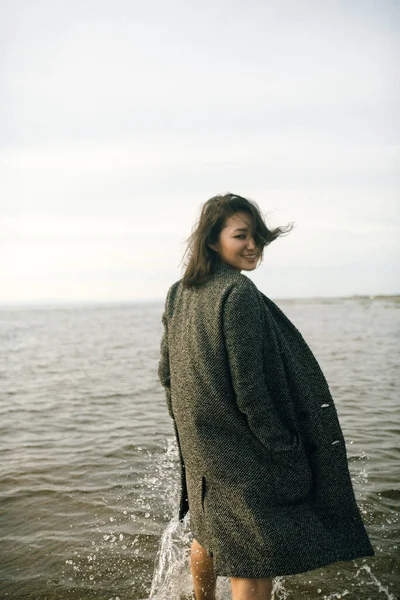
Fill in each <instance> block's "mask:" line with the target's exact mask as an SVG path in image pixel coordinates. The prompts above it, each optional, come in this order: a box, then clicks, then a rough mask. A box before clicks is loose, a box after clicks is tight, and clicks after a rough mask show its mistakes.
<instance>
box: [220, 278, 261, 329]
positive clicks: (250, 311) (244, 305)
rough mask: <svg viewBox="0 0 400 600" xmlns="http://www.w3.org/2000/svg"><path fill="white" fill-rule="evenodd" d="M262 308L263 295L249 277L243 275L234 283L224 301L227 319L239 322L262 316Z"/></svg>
mask: <svg viewBox="0 0 400 600" xmlns="http://www.w3.org/2000/svg"><path fill="white" fill-rule="evenodd" d="M262 307H263V301H262V294H261V292H260V290H259V289H258V288H257V286H256V284H255V283H254V282H253V281H252V280H251V279H249V277H246V275H243V276H241V277H238V278H237V279H236V280H235V281H234V282H232V285H231V286H230V287H229V289H228V290H227V294H226V297H225V301H224V315H225V317H226V318H228V319H232V318H233V319H235V320H238V319H241V318H243V317H244V316H246V317H248V316H260V313H261V312H262Z"/></svg>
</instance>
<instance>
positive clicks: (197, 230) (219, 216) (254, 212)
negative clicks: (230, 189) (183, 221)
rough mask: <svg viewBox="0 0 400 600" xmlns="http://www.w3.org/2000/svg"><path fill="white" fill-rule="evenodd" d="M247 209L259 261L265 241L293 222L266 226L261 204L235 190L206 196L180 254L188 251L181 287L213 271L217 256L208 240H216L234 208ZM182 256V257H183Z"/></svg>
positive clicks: (198, 282) (286, 230)
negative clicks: (239, 194) (272, 227)
mask: <svg viewBox="0 0 400 600" xmlns="http://www.w3.org/2000/svg"><path fill="white" fill-rule="evenodd" d="M241 211H243V212H246V213H248V214H250V215H251V217H252V235H253V238H254V243H255V244H256V246H257V248H258V249H259V251H260V257H261V261H260V262H262V260H263V251H264V248H265V247H266V246H268V244H270V243H271V242H273V241H274V240H276V238H277V237H278V236H281V235H286V234H287V233H289V232H290V231H291V230H292V229H293V223H291V224H289V225H286V226H282V227H276V228H275V229H268V227H267V226H266V224H265V222H264V218H263V216H262V213H261V211H260V208H259V206H258V204H257V202H255V201H254V200H248V199H247V198H243V197H242V196H237V195H236V194H231V193H228V194H218V195H217V196H213V197H212V198H210V199H209V200H207V201H206V202H205V203H204V204H203V206H202V209H201V214H200V216H199V218H198V219H197V221H196V223H195V224H194V226H193V228H192V233H191V235H190V236H189V237H188V238H187V240H186V242H187V248H186V250H185V252H184V255H183V258H185V255H186V254H187V253H189V258H188V259H187V260H186V262H185V263H184V268H185V273H184V275H183V277H182V283H183V285H184V287H195V286H198V285H201V284H202V283H203V282H204V281H206V280H207V279H208V278H209V277H210V275H211V274H212V273H213V267H214V265H215V264H216V263H217V262H218V261H219V260H220V259H219V255H218V252H216V251H215V250H213V249H212V248H210V246H209V244H216V243H217V242H218V240H219V235H220V233H221V230H222V229H223V227H224V225H225V222H226V220H227V219H229V217H231V216H232V215H234V214H235V213H237V212H241ZM182 260H183V259H182Z"/></svg>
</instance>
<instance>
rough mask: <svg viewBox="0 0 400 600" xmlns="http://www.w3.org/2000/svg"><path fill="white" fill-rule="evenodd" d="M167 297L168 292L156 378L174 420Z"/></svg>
mask: <svg viewBox="0 0 400 600" xmlns="http://www.w3.org/2000/svg"><path fill="white" fill-rule="evenodd" d="M168 297H169V292H168V294H167V299H166V301H165V307H164V312H163V315H162V319H161V320H162V324H163V327H164V331H163V335H162V338H161V344H160V360H159V362H158V378H159V380H160V382H161V385H162V386H164V389H165V399H166V402H167V409H168V413H169V415H170V417H172V418H174V415H173V412H172V404H171V378H170V371H169V350H168V321H167V307H168Z"/></svg>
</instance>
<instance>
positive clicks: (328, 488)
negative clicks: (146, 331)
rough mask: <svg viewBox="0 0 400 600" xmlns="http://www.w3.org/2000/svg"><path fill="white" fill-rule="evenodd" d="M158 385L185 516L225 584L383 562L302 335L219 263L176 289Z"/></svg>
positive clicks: (169, 308)
mask: <svg viewBox="0 0 400 600" xmlns="http://www.w3.org/2000/svg"><path fill="white" fill-rule="evenodd" d="M162 320H163V324H164V334H163V337H162V340H161V355H160V361H159V366H158V375H159V379H160V381H161V383H162V385H163V386H164V388H165V391H166V402H167V408H168V412H169V414H170V416H171V417H172V418H173V423H174V429H175V434H176V439H177V443H178V447H179V455H180V468H181V497H180V510H179V518H180V519H181V520H183V518H184V516H185V515H186V514H187V512H188V511H189V516H190V529H191V532H192V533H193V536H194V537H195V538H196V539H197V540H198V542H199V543H200V544H202V545H203V546H204V547H205V548H206V549H207V551H208V552H209V554H211V555H212V556H213V557H214V567H215V571H216V574H217V575H223V576H226V577H274V576H279V575H290V574H294V573H301V572H304V571H309V570H312V569H316V568H319V567H322V566H325V565H328V564H331V563H333V562H336V561H344V560H351V559H354V558H358V557H362V556H373V555H374V550H373V548H372V546H371V543H370V540H369V538H368V535H367V532H366V530H365V527H364V524H363V521H362V519H361V515H360V512H359V509H358V506H357V504H356V500H355V497H354V492H353V487H352V483H351V478H350V473H349V470H348V463H347V453H346V446H345V440H344V437H343V434H342V430H341V427H340V424H339V420H338V415H337V412H336V408H335V405H334V401H333V399H332V396H331V394H330V390H329V387H328V384H327V382H326V379H325V377H324V375H323V373H322V371H321V369H320V367H319V364H318V362H317V360H316V358H315V356H314V355H313V353H312V351H311V349H310V348H309V346H308V345H307V343H306V342H305V340H304V338H303V337H302V335H301V333H300V332H299V331H298V330H297V329H296V327H295V326H294V325H293V323H291V321H290V320H289V319H288V318H287V317H286V315H284V313H283V312H282V311H281V310H280V309H279V307H278V306H277V305H276V304H275V303H274V302H272V300H270V299H269V298H267V297H266V296H265V295H264V294H262V292H260V291H259V290H258V288H257V287H256V286H255V284H254V283H253V282H252V281H251V280H250V279H249V278H248V277H246V276H245V275H244V274H242V273H240V272H239V271H236V270H235V269H233V268H232V267H230V266H229V265H226V264H225V263H218V265H216V267H215V272H214V274H213V276H212V277H211V278H210V279H209V281H207V282H206V283H204V284H203V285H202V286H200V287H199V288H198V289H190V290H188V289H185V288H183V286H182V283H181V280H179V281H177V282H175V283H174V284H173V285H172V286H171V287H170V289H169V290H168V294H167V299H166V304H165V311H164V313H163V317H162Z"/></svg>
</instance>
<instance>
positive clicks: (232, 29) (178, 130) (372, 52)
mask: <svg viewBox="0 0 400 600" xmlns="http://www.w3.org/2000/svg"><path fill="white" fill-rule="evenodd" d="M0 23H1V24H0V40H1V41H0V56H1V74H0V94H1V98H0V101H1V110H0V303H6V304H7V303H11V304H12V303H40V302H59V301H60V302H65V301H68V302H69V301H73V302H80V301H85V302H86V301H96V302H103V301H107V302H108V301H112V302H114V301H118V302H120V301H122V302H126V301H134V300H140V301H142V300H150V299H152V300H163V299H164V298H165V294H166V292H167V290H168V287H169V286H170V285H171V284H172V283H174V282H175V281H177V280H178V279H180V278H181V277H182V275H183V269H184V263H183V255H184V251H185V249H186V240H187V238H188V237H189V235H190V233H191V231H192V228H193V226H194V224H195V222H196V220H197V219H198V217H199V215H200V210H201V206H202V204H203V203H204V202H205V201H206V200H207V199H208V198H210V197H212V196H215V195H216V194H222V193H227V192H232V193H234V194H239V195H242V196H245V197H247V198H249V199H251V200H253V201H255V202H256V203H257V204H258V206H259V208H260V210H261V212H262V214H263V216H264V217H265V220H266V224H267V226H269V227H275V226H278V225H287V224H289V223H293V224H294V228H293V230H292V231H291V232H290V233H289V234H288V235H286V236H283V237H280V238H278V239H277V240H275V241H274V242H273V243H272V244H271V245H269V246H268V247H267V248H266V249H265V253H264V261H263V263H262V264H261V265H260V266H259V267H258V268H257V269H256V270H254V271H252V272H244V271H243V272H244V273H245V274H246V275H247V276H249V277H250V278H251V279H252V280H253V281H254V282H255V283H256V285H257V286H258V287H259V289H260V290H261V291H262V292H263V293H264V294H266V295H267V296H269V297H270V298H305V297H325V296H326V297H328V296H330V297H332V296H333V297H337V296H349V295H355V294H358V295H364V294H366V295H378V294H399V293H400V267H399V255H400V253H399V240H400V215H399V183H400V169H399V163H400V160H399V142H400V123H399V116H398V115H399V114H400V111H399V98H400V86H399V69H398V65H399V58H400V51H399V50H400V36H399V33H400V1H399V0H376V1H371V0H351V1H348V0H343V1H339V0H337V1H336V0H324V2H320V0H290V1H289V0H271V1H268V0H241V1H237V0H229V1H228V0H212V1H211V0H203V2H201V3H200V2H198V1H194V0H184V1H183V0H182V1H178V0H169V2H165V1H164V0H157V1H155V0H146V2H139V1H135V0H113V1H112V2H110V1H103V0H86V1H85V2H82V0H79V1H76V0H69V1H68V2H64V1H61V0H42V1H38V0H29V1H23V0H2V2H1V4H0Z"/></svg>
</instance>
